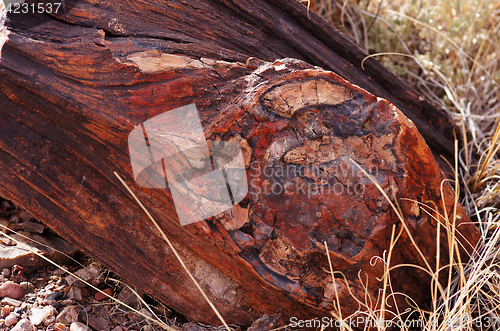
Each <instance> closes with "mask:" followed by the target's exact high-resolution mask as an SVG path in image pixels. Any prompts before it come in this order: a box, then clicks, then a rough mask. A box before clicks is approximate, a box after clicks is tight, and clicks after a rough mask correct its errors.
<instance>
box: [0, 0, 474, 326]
mask: <svg viewBox="0 0 500 331" xmlns="http://www.w3.org/2000/svg"><path fill="white" fill-rule="evenodd" d="M9 31H10V34H9V36H8V41H7V42H6V43H5V45H4V47H3V49H2V50H1V52H2V53H1V58H0V59H1V62H0V73H1V76H0V87H1V92H0V169H1V173H0V180H1V183H2V186H1V187H0V194H1V195H2V196H4V197H6V198H9V199H11V200H14V201H15V202H16V203H17V204H19V205H20V206H23V207H24V208H26V209H27V210H29V211H30V212H31V213H33V215H35V216H36V217H38V218H39V219H40V220H41V221H43V222H44V223H46V224H47V225H48V226H50V227H52V228H53V229H54V230H55V231H57V232H58V233H60V234H61V235H62V236H63V237H64V238H66V239H68V240H69V241H70V242H71V243H73V244H74V245H76V246H78V247H79V248H80V249H82V250H83V251H84V252H86V253H88V254H89V255H91V256H93V257H95V258H97V259H98V260H100V261H103V263H105V264H106V265H107V266H109V267H110V268H111V269H112V270H114V271H115V272H117V273H118V274H119V275H120V276H122V277H123V278H124V279H127V280H129V281H130V282H131V283H133V284H135V285H136V286H138V287H140V288H142V289H144V290H145V291H146V292H148V293H151V294H153V295H155V296H156V297H158V298H159V299H161V300H163V301H165V303H167V304H168V305H170V306H172V307H173V308H174V309H176V310H178V311H179V312H181V313H183V314H185V315H186V316H188V317H189V318H191V319H193V320H197V321H203V322H206V323H218V321H217V319H216V318H215V316H214V314H213V313H212V311H211V310H210V309H209V308H208V305H206V303H205V302H204V301H203V299H202V298H201V296H200V294H199V293H198V291H197V290H196V288H195V287H194V285H193V284H192V283H191V281H190V279H189V278H188V277H186V275H185V274H184V271H183V270H182V269H181V268H180V266H179V265H178V263H177V261H176V260H175V258H174V257H173V255H172V254H171V252H170V251H169V250H168V249H167V248H166V246H165V244H164V243H163V242H162V240H161V239H160V236H159V235H158V234H157V233H156V231H155V229H154V228H153V227H152V225H150V224H149V222H148V220H147V218H146V217H145V216H144V215H143V214H142V212H141V210H140V209H139V208H138V207H137V205H136V204H135V203H134V202H133V201H132V200H131V198H130V196H129V195H128V194H127V193H126V191H125V190H124V188H123V187H121V185H120V184H119V182H118V181H117V180H116V178H115V177H114V175H113V172H114V171H118V172H120V173H121V174H122V175H123V176H125V177H126V179H127V181H128V182H129V183H130V184H131V185H132V186H133V187H134V189H135V190H136V192H137V194H138V195H139V197H140V199H141V200H142V201H143V202H144V203H145V205H146V206H147V207H148V209H150V210H151V212H152V213H153V215H154V217H155V218H156V219H157V220H158V222H159V223H160V224H161V226H162V227H163V228H164V230H165V232H166V233H167V234H168V236H169V237H170V238H172V240H173V241H174V243H175V245H176V247H177V248H178V249H179V250H180V252H181V255H182V256H183V258H184V259H185V260H186V262H187V265H188V267H189V268H190V269H191V270H192V271H193V273H194V274H195V277H196V278H197V279H198V280H199V281H200V282H201V284H202V285H203V287H204V288H205V289H206V291H207V292H208V294H209V296H210V298H211V299H212V300H213V301H214V303H215V304H216V306H217V307H218V308H219V309H220V310H221V312H222V314H223V315H224V317H225V318H226V319H227V321H228V322H230V323H238V324H247V325H248V324H251V322H252V320H253V319H255V318H256V317H258V316H260V315H262V314H263V313H281V314H283V316H284V317H285V318H289V317H291V316H302V317H304V318H311V317H316V316H323V315H325V314H328V311H329V310H331V309H332V308H333V300H334V298H333V292H332V291H333V288H334V287H337V288H338V290H339V291H340V295H341V301H342V305H343V306H344V308H345V309H346V313H349V312H353V311H354V310H356V309H357V304H356V302H355V301H354V300H353V299H352V298H350V296H349V294H348V293H347V290H346V289H347V286H350V287H351V288H352V289H353V291H354V294H355V295H356V296H358V297H360V298H363V297H364V293H362V292H364V290H363V287H362V285H361V283H360V280H359V279H358V273H359V272H361V274H362V275H365V274H367V275H369V280H368V295H369V296H371V297H376V296H377V291H378V288H379V286H380V283H379V282H378V281H377V279H376V277H380V276H381V273H382V271H383V270H382V268H381V266H380V265H376V266H375V267H371V266H370V259H371V258H372V257H373V256H376V255H379V256H382V255H383V252H384V250H386V249H388V245H389V241H390V238H391V233H392V227H393V225H394V226H396V228H397V230H398V231H399V230H400V229H401V224H400V223H399V221H398V219H397V217H396V215H395V213H394V212H393V211H391V209H390V208H389V205H388V203H387V201H385V200H384V198H383V196H382V194H381V193H380V192H379V191H378V190H377V189H376V187H375V186H374V185H373V184H372V183H371V182H370V181H369V180H368V179H367V178H366V176H363V175H362V174H360V173H359V172H350V170H349V171H348V172H347V173H345V172H343V170H341V169H351V168H352V165H353V164H354V163H352V162H353V161H355V162H356V163H357V164H359V165H360V166H361V168H363V169H366V170H367V171H371V172H372V174H374V175H375V177H376V179H377V180H378V181H379V182H380V183H381V185H382V187H383V188H384V189H385V190H386V191H387V193H388V194H389V196H390V197H391V198H392V199H394V201H398V203H399V204H400V205H401V206H402V210H403V212H404V216H405V219H406V220H407V221H408V224H409V227H410V229H411V232H412V233H413V234H414V235H416V237H417V242H418V243H419V244H420V245H421V246H422V249H423V251H424V254H425V257H426V259H428V260H429V262H430V263H431V265H435V258H434V256H435V252H436V244H435V238H436V220H434V219H433V218H432V217H430V216H429V215H427V214H426V213H424V212H423V211H421V209H420V208H419V206H418V205H417V204H415V202H412V201H408V200H400V198H408V199H414V200H415V201H418V202H423V203H426V202H428V201H434V202H436V204H437V208H438V211H439V212H440V213H441V214H442V215H446V214H450V213H451V211H452V209H451V206H452V204H453V192H452V190H451V187H450V186H449V184H445V186H444V197H443V201H445V206H443V205H442V203H441V192H440V183H441V180H442V179H443V177H442V174H441V172H440V170H439V168H438V167H437V165H436V163H435V161H434V159H433V157H432V154H431V152H430V150H429V149H428V147H427V146H426V145H425V142H424V140H423V139H422V137H420V135H419V134H418V133H417V131H416V129H415V127H414V126H413V124H412V123H411V122H409V121H408V120H407V119H406V118H404V116H402V115H401V114H400V113H399V112H398V111H397V110H396V109H395V108H394V107H393V106H391V105H390V104H389V103H387V102H385V101H383V100H382V101H378V100H377V98H376V97H374V96H373V95H371V94H369V93H367V92H365V91H363V90H361V89H359V88H357V87H356V86H353V85H351V84H350V83H348V82H346V81H344V80H343V79H342V78H340V77H338V76H336V75H334V74H333V73H331V72H327V71H323V70H321V69H319V68H314V67H312V66H310V65H308V64H306V63H305V62H302V61H297V60H283V61H282V62H275V63H274V64H269V63H265V62H263V61H261V60H258V59H256V58H260V59H263V60H274V59H276V58H279V57H283V56H289V57H295V58H298V59H304V60H307V61H308V62H310V63H312V64H315V65H321V66H322V67H324V68H325V69H329V70H333V71H335V72H337V73H339V74H341V75H342V76H343V77H344V78H346V79H348V80H349V81H351V82H352V83H354V84H357V85H359V86H362V87H364V88H366V89H367V90H369V91H370V92H373V93H374V94H375V95H377V96H379V97H384V98H387V99H388V100H391V101H392V102H394V103H395V104H396V105H397V106H398V107H400V109H401V110H402V111H403V112H405V113H406V114H407V115H408V116H409V117H410V118H412V119H413V120H414V122H415V123H416V125H417V126H419V128H420V129H421V130H422V132H424V133H425V137H426V138H427V139H428V143H430V145H431V146H432V147H433V149H434V151H436V152H438V153H449V152H450V150H451V148H452V146H451V144H450V142H449V140H447V137H450V136H451V135H450V134H449V133H450V131H451V129H452V127H451V125H450V123H449V121H448V119H447V118H446V116H445V115H444V114H443V113H442V112H440V111H439V110H437V109H435V108H434V106H432V105H431V104H430V103H428V102H427V101H425V100H424V99H423V98H422V97H419V96H418V95H417V94H416V93H415V92H414V91H412V90H410V89H409V88H408V87H406V86H405V85H404V84H402V83H401V82H400V81H399V80H398V79H397V78H395V77H394V76H393V75H392V74H390V73H389V72H388V71H387V70H386V69H384V68H383V67H382V66H381V65H380V64H379V63H378V62H376V61H375V60H369V61H367V63H366V64H365V65H366V68H367V70H366V71H362V70H361V69H360V68H359V64H360V62H361V60H362V59H363V57H364V56H365V55H364V54H363V53H362V52H361V51H360V50H359V49H358V48H357V47H356V46H354V45H352V44H350V43H349V42H348V41H347V40H346V39H344V38H343V37H342V36H341V35H339V34H338V33H337V32H335V31H334V30H333V29H332V28H331V27H329V26H328V25H327V24H326V23H325V22H323V21H321V20H320V18H318V17H317V16H316V15H314V13H310V18H309V17H308V13H307V12H306V9H305V8H304V7H303V6H302V5H300V4H299V3H298V2H291V1H270V2H266V1H262V0H261V1H233V2H216V1H213V2H208V1H190V2H189V3H184V2H169V3H168V5H165V4H161V5H160V4H157V3H153V2H151V3H145V2H142V3H141V5H140V6H139V5H138V3H136V2H127V1H125V2H123V1H120V2H118V1H106V2H99V1H92V2H90V1H89V2H86V1H80V2H78V3H77V4H76V5H75V6H74V7H73V8H72V10H71V12H70V13H69V14H65V15H63V16H61V17H59V18H58V19H57V20H56V19H47V18H46V17H43V18H41V17H38V16H37V15H25V16H19V17H17V19H16V21H13V22H11V23H9ZM174 53H175V55H174ZM181 54H183V55H181ZM250 56H254V57H256V58H249V57H250ZM191 103H195V104H196V107H197V109H198V111H199V116H200V119H201V124H202V127H203V131H204V136H205V137H206V138H207V139H209V140H211V141H215V142H218V141H234V142H236V143H238V144H239V146H240V147H241V149H242V152H243V157H244V161H245V166H246V168H247V172H246V176H247V181H248V183H250V185H249V186H250V187H249V188H250V194H249V195H247V197H246V198H245V199H244V200H243V201H241V202H240V203H239V204H237V205H235V208H234V209H233V212H234V214H233V215H231V214H230V212H226V213H223V214H219V215H217V216H215V217H211V218H209V219H207V220H204V221H201V222H196V223H194V224H190V225H186V226H180V225H179V221H178V210H177V211H176V208H175V206H174V203H173V198H172V192H171V191H170V190H168V189H154V188H139V187H138V186H137V185H135V184H134V175H133V174H134V173H133V170H132V167H131V162H130V155H129V146H128V145H127V142H128V135H129V133H130V132H132V130H133V129H134V128H136V127H140V125H141V123H143V122H145V121H147V120H150V119H152V118H155V116H157V115H160V114H163V113H165V112H166V111H168V110H171V109H174V108H177V107H181V106H185V105H187V104H191ZM143 130H145V129H143ZM144 132H146V131H144ZM289 165H295V168H293V169H296V170H293V171H292V173H290V172H288V173H286V174H282V175H278V174H276V173H273V174H272V176H269V175H268V174H266V172H265V171H264V169H265V168H266V166H267V167H271V168H272V169H274V170H273V171H275V170H276V169H280V168H283V169H291V168H289ZM301 165H302V166H304V165H306V166H309V165H313V166H317V167H319V166H321V167H322V168H321V169H320V170H318V169H319V168H314V169H310V168H308V167H306V168H303V169H302V170H297V169H299V166H301ZM304 169H306V170H304ZM307 169H309V170H307ZM374 169H376V171H375V172H374V173H373V170H374ZM316 171H320V173H319V172H316ZM135 179H137V176H136V177H135ZM295 179H296V180H297V183H294V182H293V181H294V180H295ZM351 180H352V181H353V182H352V183H350V181H351ZM142 184H144V182H143V183H142ZM356 184H361V185H362V187H363V189H364V190H365V189H366V191H363V195H356V194H352V192H355V189H356ZM275 185H281V187H290V185H297V186H298V187H299V188H300V187H303V186H304V185H306V187H308V188H309V189H310V190H309V191H307V190H306V191H303V190H301V189H298V190H295V189H294V190H293V192H295V193H294V194H292V195H288V193H287V192H280V193H279V194H278V193H276V192H272V188H273V187H275ZM329 185H330V186H331V187H335V185H340V186H337V187H342V189H343V191H342V192H333V191H328V192H324V191H322V189H321V188H322V187H325V186H326V187H329ZM142 186H146V185H142ZM269 189H270V190H271V191H270V192H271V193H266V190H267V191H268V192H269ZM311 190H312V191H311ZM445 209H446V210H445ZM186 213H189V212H186ZM431 214H433V213H432V212H431ZM433 215H436V214H433ZM458 215H459V216H460V217H461V218H460V220H459V221H458V223H457V224H461V223H465V221H467V220H468V218H467V215H465V213H464V212H463V209H461V208H458ZM437 219H438V220H440V221H443V220H442V219H439V218H437ZM459 230H460V233H461V234H462V235H463V236H464V238H465V239H463V240H462V243H463V244H464V245H465V246H466V247H467V250H469V251H470V248H471V245H473V244H474V243H475V241H476V240H477V237H478V236H477V230H476V229H475V228H474V227H473V226H471V225H461V226H460V227H459ZM441 235H442V236H443V238H441V239H442V240H441V242H446V240H444V236H445V234H444V233H442V234H441ZM325 241H326V242H327V243H328V245H329V248H330V250H331V251H332V252H331V254H330V255H331V257H332V259H333V262H334V265H335V267H336V269H337V270H342V271H343V272H344V274H345V275H346V279H345V280H343V279H335V282H333V280H332V279H331V277H330V276H329V274H328V273H327V272H325V268H327V266H328V263H327V259H326V255H325V254H324V249H325V247H324V244H323V243H324V242H325ZM467 241H468V242H469V243H470V244H468V243H467ZM446 254H447V250H446V248H445V247H443V252H442V256H443V257H444V256H446ZM443 260H446V259H445V258H443ZM408 261H409V262H412V263H417V264H420V265H422V264H424V261H422V259H421V258H420V256H418V254H417V253H416V252H415V250H414V249H412V248H411V244H409V237H408V234H407V233H405V232H403V235H402V236H401V238H400V241H399V242H398V245H397V248H396V250H395V253H394V255H393V263H403V262H408ZM433 263H434V264H433ZM394 276H395V279H396V280H397V281H396V282H395V283H394V284H393V285H394V286H395V289H396V290H400V291H402V292H404V293H406V294H408V295H411V296H412V297H413V298H414V299H415V301H416V302H417V303H418V304H421V305H425V304H426V301H427V300H428V286H429V279H428V277H427V276H426V275H425V274H423V273H421V272H419V271H415V270H413V269H408V268H401V269H397V270H396V271H395V275H394ZM408 279H411V280H412V282H411V283H410V282H409V281H408ZM334 284H335V285H334ZM374 302H375V301H374ZM400 303H401V304H402V305H404V303H403V301H401V302H400Z"/></svg>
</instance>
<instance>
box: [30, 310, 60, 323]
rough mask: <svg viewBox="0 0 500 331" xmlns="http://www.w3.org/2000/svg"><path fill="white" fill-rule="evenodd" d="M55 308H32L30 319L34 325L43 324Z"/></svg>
mask: <svg viewBox="0 0 500 331" xmlns="http://www.w3.org/2000/svg"><path fill="white" fill-rule="evenodd" d="M53 311H54V308H53V307H52V306H47V307H44V308H31V315H30V320H31V323H33V325H39V324H41V323H42V322H43V321H44V320H45V319H46V318H47V317H49V316H50V315H52V313H53Z"/></svg>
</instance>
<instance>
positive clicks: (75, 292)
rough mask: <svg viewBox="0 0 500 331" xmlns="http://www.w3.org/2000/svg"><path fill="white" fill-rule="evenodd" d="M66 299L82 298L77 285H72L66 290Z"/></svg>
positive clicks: (79, 299) (76, 299)
mask: <svg viewBox="0 0 500 331" xmlns="http://www.w3.org/2000/svg"><path fill="white" fill-rule="evenodd" d="M66 299H69V300H75V301H82V299H83V296H82V290H81V289H80V288H78V287H72V288H71V289H70V290H69V291H68V294H67V296H66Z"/></svg>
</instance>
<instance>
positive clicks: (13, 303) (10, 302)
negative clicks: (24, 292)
mask: <svg viewBox="0 0 500 331" xmlns="http://www.w3.org/2000/svg"><path fill="white" fill-rule="evenodd" d="M2 304H4V305H9V306H14V307H19V306H21V305H22V301H19V300H16V299H12V298H9V297H5V298H3V299H2ZM2 309H3V307H2Z"/></svg>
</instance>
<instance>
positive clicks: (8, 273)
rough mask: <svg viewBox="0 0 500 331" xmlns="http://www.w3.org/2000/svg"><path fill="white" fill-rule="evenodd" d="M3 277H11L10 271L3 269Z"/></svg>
mask: <svg viewBox="0 0 500 331" xmlns="http://www.w3.org/2000/svg"><path fill="white" fill-rule="evenodd" d="M2 276H4V277H9V276H10V269H7V268H4V269H2Z"/></svg>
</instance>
